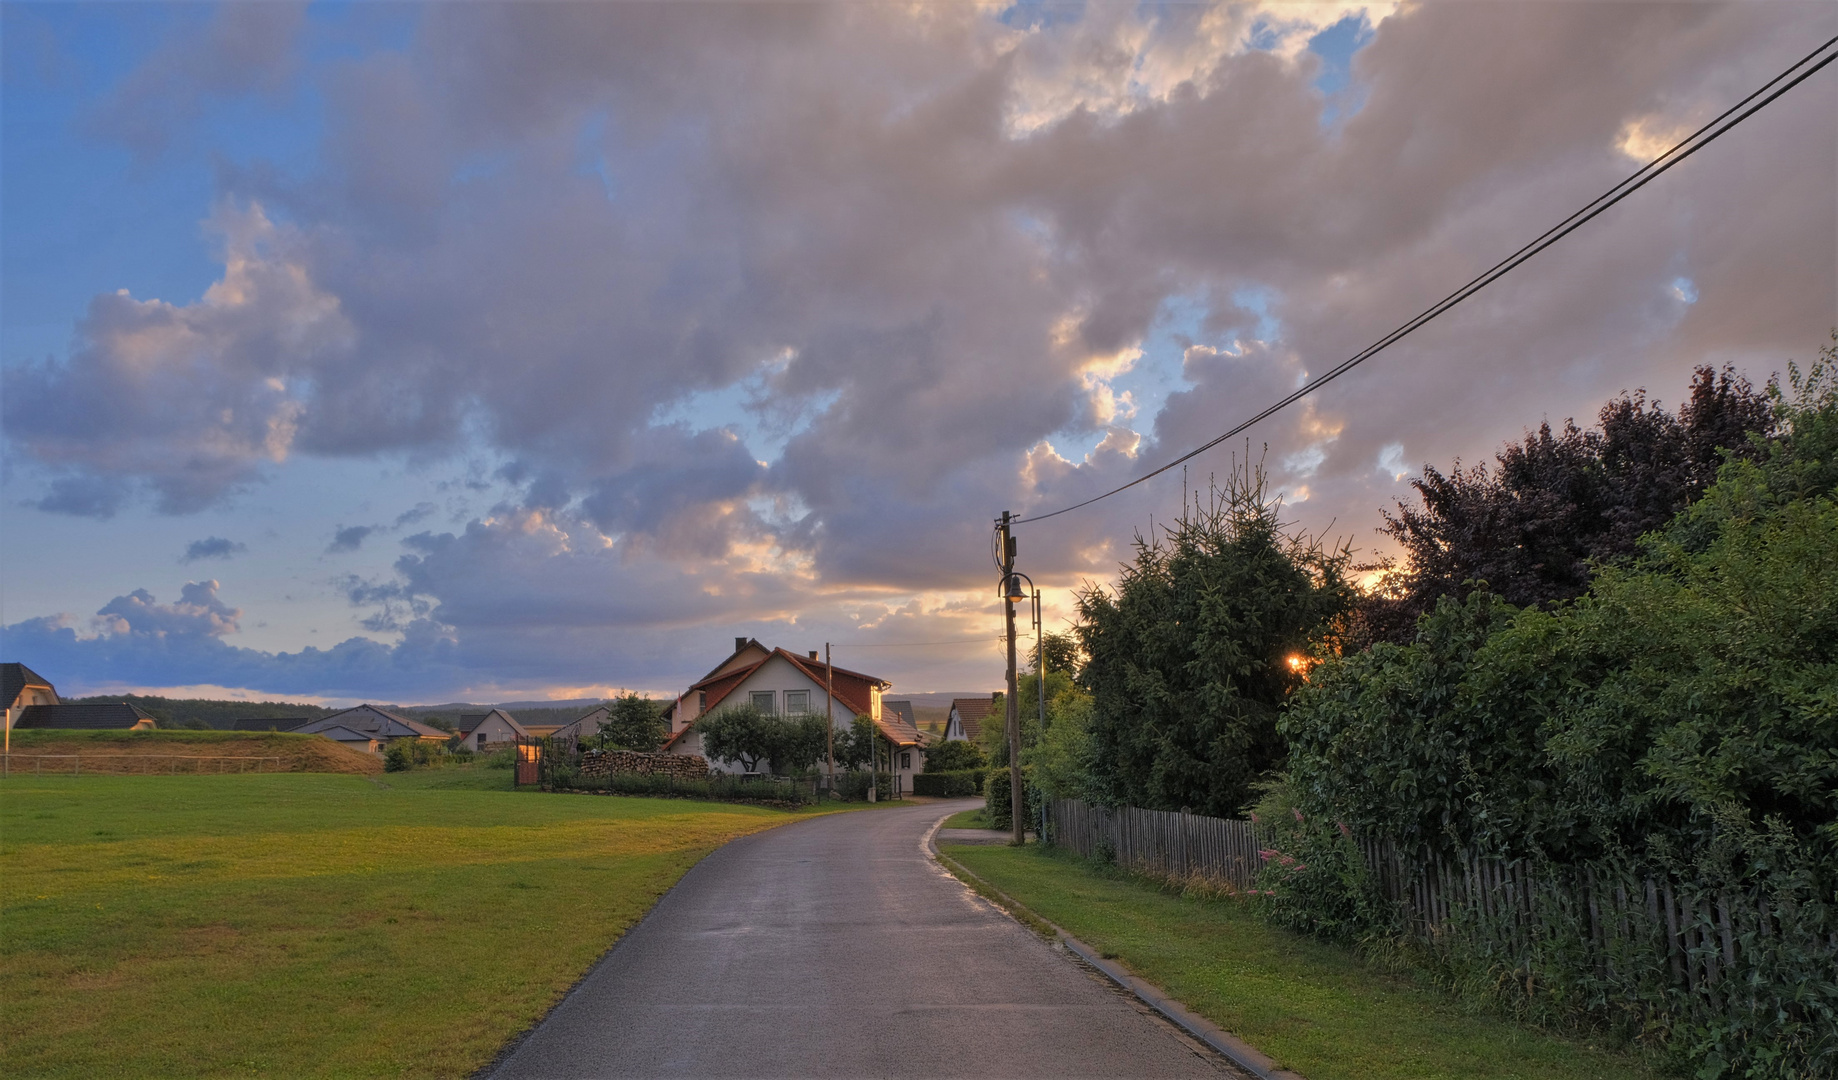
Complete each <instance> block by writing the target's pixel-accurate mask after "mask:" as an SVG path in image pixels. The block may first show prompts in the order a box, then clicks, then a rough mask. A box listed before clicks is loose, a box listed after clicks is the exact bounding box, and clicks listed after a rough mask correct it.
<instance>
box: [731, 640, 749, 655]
mask: <svg viewBox="0 0 1838 1080" xmlns="http://www.w3.org/2000/svg"><path fill="white" fill-rule="evenodd" d="M746 647H747V639H746V638H743V637H737V638H735V639H734V651H735V652H739V651H740V650H742V649H744V648H746Z"/></svg>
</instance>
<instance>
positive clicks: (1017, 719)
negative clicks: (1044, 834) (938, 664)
mask: <svg viewBox="0 0 1838 1080" xmlns="http://www.w3.org/2000/svg"><path fill="white" fill-rule="evenodd" d="M1010 516H1011V515H1010V514H1009V512H1008V511H1007V510H1004V511H1002V524H1001V530H1002V613H1003V616H1004V617H1005V618H1006V619H1007V622H1008V694H1007V695H1006V696H1007V705H1008V709H1007V712H1008V717H1007V719H1008V799H1009V810H1010V813H1009V821H1010V823H1011V824H1012V825H1013V826H1014V832H1015V835H1014V843H1015V844H1017V845H1020V844H1023V843H1026V842H1027V819H1026V818H1024V817H1023V816H1022V814H1021V712H1020V710H1019V708H1017V706H1018V704H1019V703H1018V702H1016V701H1015V695H1016V694H1017V693H1019V690H1017V689H1016V683H1015V602H1014V601H1013V600H1012V599H1010V598H1009V595H1008V594H1009V593H1010V592H1011V591H1013V590H1012V589H1011V588H1010V586H1009V579H1010V577H1011V575H1013V574H1014V572H1015V538H1014V537H1013V536H1010V535H1009V532H1008V522H1009V518H1010Z"/></svg>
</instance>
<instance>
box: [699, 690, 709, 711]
mask: <svg viewBox="0 0 1838 1080" xmlns="http://www.w3.org/2000/svg"><path fill="white" fill-rule="evenodd" d="M696 711H697V712H699V713H701V712H707V711H708V691H707V690H697V691H696Z"/></svg>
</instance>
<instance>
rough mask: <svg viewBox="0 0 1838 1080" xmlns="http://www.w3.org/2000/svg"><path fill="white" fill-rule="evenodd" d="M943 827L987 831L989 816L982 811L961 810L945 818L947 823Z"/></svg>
mask: <svg viewBox="0 0 1838 1080" xmlns="http://www.w3.org/2000/svg"><path fill="white" fill-rule="evenodd" d="M941 827H942V828H946V829H987V828H989V815H987V814H986V813H984V812H983V811H982V810H981V809H977V810H960V811H958V812H957V813H955V814H952V815H951V816H950V817H948V818H945V823H944V825H943V826H941Z"/></svg>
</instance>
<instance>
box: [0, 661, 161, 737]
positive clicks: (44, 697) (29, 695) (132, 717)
mask: <svg viewBox="0 0 1838 1080" xmlns="http://www.w3.org/2000/svg"><path fill="white" fill-rule="evenodd" d="M0 702H4V703H5V706H6V730H7V731H11V730H13V729H14V728H18V729H20V730H21V731H24V730H26V729H28V728H41V729H43V728H53V729H58V730H63V731H98V730H100V731H107V730H114V731H123V730H132V731H151V730H152V729H153V728H154V727H155V726H156V725H155V723H154V720H153V717H152V716H151V715H150V714H149V713H148V712H147V711H146V710H145V709H142V708H141V707H140V706H138V705H135V704H133V703H131V702H126V701H105V702H92V703H86V704H82V705H70V704H66V703H65V702H64V701H62V700H61V699H60V698H59V697H58V696H57V688H56V687H54V686H52V685H51V680H50V679H47V678H45V677H44V676H42V675H40V674H38V673H37V672H35V671H33V670H32V669H31V668H29V667H26V666H25V665H24V664H0Z"/></svg>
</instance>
